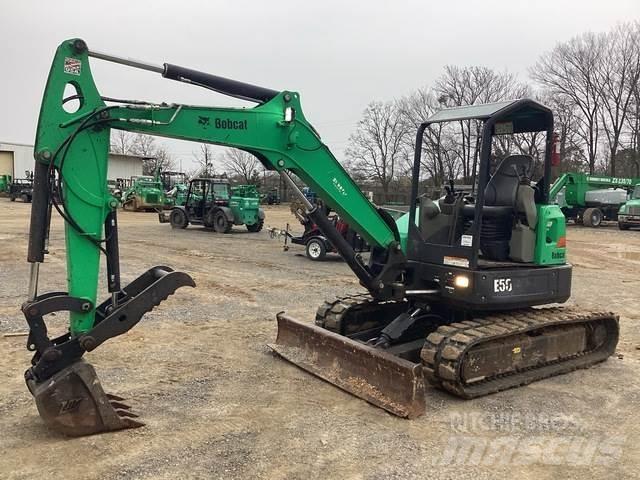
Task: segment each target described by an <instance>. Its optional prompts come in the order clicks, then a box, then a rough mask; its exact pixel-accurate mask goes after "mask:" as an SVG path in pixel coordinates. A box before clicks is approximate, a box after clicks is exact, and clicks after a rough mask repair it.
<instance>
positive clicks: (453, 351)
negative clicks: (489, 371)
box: [421, 307, 618, 398]
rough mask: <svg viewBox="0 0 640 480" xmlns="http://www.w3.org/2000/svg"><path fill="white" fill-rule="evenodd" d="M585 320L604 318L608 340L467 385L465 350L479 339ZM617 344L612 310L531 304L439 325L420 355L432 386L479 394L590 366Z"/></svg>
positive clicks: (469, 395)
mask: <svg viewBox="0 0 640 480" xmlns="http://www.w3.org/2000/svg"><path fill="white" fill-rule="evenodd" d="M585 323H592V324H596V323H601V324H603V325H604V327H605V331H606V338H605V341H604V342H603V343H602V344H601V345H600V346H599V347H598V348H596V349H595V350H592V351H587V352H581V353H576V354H575V355H572V356H570V357H565V358H563V359H559V360H555V361H552V362H547V363H544V364H541V365H538V366H534V367H530V368H527V369H523V370H514V371H513V372H510V373H506V374H502V375H496V376H494V377H490V378H485V379H483V380H481V381H478V382H473V383H471V384H465V383H464V382H463V380H462V378H461V371H462V365H463V363H464V358H465V354H466V353H467V352H469V350H470V349H471V348H472V347H474V346H476V345H478V344H481V343H484V342H489V341H492V340H498V339H502V338H506V337H509V336H513V335H519V334H523V333H527V332H531V331H534V330H539V329H542V328H549V327H555V326H563V325H579V324H585ZM617 343H618V317H617V316H616V315H614V314H613V313H611V312H604V311H585V310H579V309H577V308H571V307H552V308H541V309H534V308H529V309H524V310H517V311H512V312H507V313H502V312H500V313H494V314H491V315H489V316H485V317H480V318H474V319H473V320H466V321H462V322H459V323H452V324H449V325H443V326H440V327H439V328H438V329H437V330H436V331H435V332H433V333H431V334H430V335H429V336H428V337H427V340H426V342H425V345H424V347H423V349H422V352H421V357H422V362H423V367H424V373H425V377H426V378H427V379H428V380H429V381H430V382H431V383H432V384H433V385H435V386H437V387H439V388H442V389H444V390H447V391H449V392H451V393H453V394H454V395H457V396H460V397H462V398H476V397H480V396H483V395H488V394H490V393H495V392H499V391H501V390H506V389H508V388H515V387H519V386H522V385H526V384H529V383H531V382H534V381H537V380H541V379H543V378H548V377H552V376H555V375H561V374H564V373H568V372H571V371H573V370H577V369H580V368H588V367H590V366H592V365H594V364H596V363H598V362H602V361H604V360H606V359H607V358H608V357H609V356H610V355H611V354H613V353H614V351H615V347H616V345H617Z"/></svg>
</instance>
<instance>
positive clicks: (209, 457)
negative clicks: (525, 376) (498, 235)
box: [0, 199, 640, 480]
mask: <svg viewBox="0 0 640 480" xmlns="http://www.w3.org/2000/svg"><path fill="white" fill-rule="evenodd" d="M29 208H30V207H29V205H27V204H22V203H19V202H16V203H10V202H9V201H8V200H7V199H0V335H1V334H6V333H10V332H21V331H24V330H25V329H26V324H25V322H24V320H23V318H21V314H20V310H19V307H20V304H21V303H22V302H23V301H24V300H25V299H26V291H27V277H28V264H27V262H26V249H27V238H28V217H29ZM266 210H267V212H266V213H267V221H266V223H267V225H269V226H274V227H278V228H281V227H284V224H285V222H287V221H288V222H291V223H292V225H296V224H295V219H293V218H292V217H291V216H290V215H289V213H288V209H287V207H286V206H278V207H267V208H266ZM296 226H297V225H296ZM51 237H52V240H51V255H50V256H49V257H48V258H47V263H46V264H45V265H44V266H43V269H42V273H41V283H40V291H41V292H44V291H50V290H54V289H55V290H61V289H64V288H65V268H64V238H63V233H62V224H61V222H60V221H59V220H58V219H56V220H55V222H54V224H53V227H52V234H51ZM120 241H121V252H120V255H121V261H122V273H123V280H124V281H130V280H132V279H133V278H135V277H136V276H137V275H138V274H140V273H141V272H143V271H144V270H146V269H147V268H149V267H151V266H153V265H169V266H171V267H173V268H175V269H179V270H183V271H185V272H188V273H189V274H191V275H192V276H193V278H194V279H195V281H196V283H197V288H195V289H189V288H184V289H181V290H179V291H178V292H177V294H176V295H174V296H172V297H170V298H169V299H168V300H167V301H165V302H164V303H163V304H162V305H161V306H160V307H159V308H156V309H155V310H154V311H153V312H151V313H149V314H147V315H146V316H145V318H144V320H143V321H142V322H140V324H138V325H137V326H136V327H135V328H134V329H132V330H131V331H130V332H129V333H127V334H126V335H123V336H121V337H118V338H116V339H113V340H111V341H109V342H107V343H106V344H104V345H103V346H101V347H100V348H98V349H97V350H96V351H94V352H92V353H90V354H87V356H86V358H87V359H88V360H89V361H90V362H91V363H92V364H93V365H94V366H95V367H96V370H97V371H98V375H99V376H100V379H101V381H102V383H103V385H104V386H105V389H106V390H107V391H111V392H113V393H118V394H119V395H122V396H124V397H126V398H127V399H129V403H130V404H132V405H133V406H134V408H135V409H136V410H137V411H138V412H140V413H141V414H142V416H143V420H144V421H145V422H146V423H147V425H146V426H145V427H143V428H140V429H136V430H127V431H121V432H117V433H111V434H104V435H96V436H92V437H85V438H77V439H67V438H64V437H62V436H60V435H58V434H56V433H54V432H51V431H48V430H47V428H46V427H45V426H44V425H43V423H42V421H41V420H40V418H39V416H38V414H37V411H36V408H35V405H34V403H33V401H32V398H31V396H30V394H29V392H28V391H27V389H26V388H25V385H24V382H23V378H22V377H23V372H24V370H25V368H26V367H27V366H28V364H29V359H30V354H29V352H27V350H26V348H25V341H26V338H25V337H20V336H18V337H7V336H4V335H3V336H0V478H2V479H32V478H43V477H44V478H48V479H51V480H54V479H62V478H68V479H71V478H73V479H76V478H79V479H93V478H95V479H98V478H100V479H150V478H154V479H178V478H179V479H191V478H201V479H208V478H214V479H215V478H221V479H255V478H265V479H267V478H268V479H315V478H323V479H329V478H337V479H412V478H452V479H453V478H469V479H474V480H479V479H484V478H503V477H507V476H508V477H509V478H518V479H551V478H576V479H584V478H600V479H605V478H611V479H614V478H615V479H620V478H640V473H638V472H639V467H640V442H639V441H638V440H639V439H640V435H639V434H640V426H639V425H640V413H638V412H640V380H639V379H640V376H639V375H638V371H639V370H640V328H639V325H640V295H639V292H640V275H639V272H640V231H629V232H620V231H618V230H617V228H615V227H614V226H609V227H607V228H600V229H586V228H581V227H570V228H569V233H568V241H569V248H570V261H571V262H572V263H573V264H574V265H575V269H574V277H573V297H572V300H571V302H572V303H576V304H580V305H585V306H590V307H596V306H597V307H605V308H607V309H611V310H613V311H615V312H617V313H618V314H620V317H621V340H620V343H619V346H618V354H617V355H616V356H614V357H612V358H610V359H609V360H608V361H607V362H605V363H603V364H600V365H598V366H596V367H594V368H591V369H589V370H584V371H578V372H574V373H571V374H569V375H565V376H562V377H556V378H553V379H549V380H545V381H542V382H538V383H536V384H533V385H530V386H528V387H524V388H520V389H516V390H510V391H506V392H502V393H499V394H495V395H491V396H488V397H485V398H481V399H476V400H472V401H463V400H459V399H456V398H454V397H451V396H449V395H447V394H445V393H441V392H439V391H436V390H433V389H431V388H429V389H428V392H427V399H426V401H427V413H426V415H424V416H423V417H421V418H419V419H417V420H412V421H408V420H403V419H399V418H396V417H393V416H392V415H390V414H387V413H386V412H384V411H383V410H380V409H378V408H375V407H372V406H370V405H369V404H367V403H365V402H364V401H361V400H359V399H357V398H354V397H352V396H350V395H348V394H346V393H344V392H342V391H340V390H338V389H337V388H335V387H333V386H331V385H329V384H327V383H324V382H323V381H321V380H319V379H317V378H315V377H313V376H311V375H309V374H307V373H305V372H303V371H302V370H299V369H297V368H296V367H294V366H292V365H290V364H288V363H286V362H285V361H283V360H281V359H280V358H278V357H276V356H274V355H273V354H272V353H271V352H270V350H269V349H268V348H267V347H266V346H265V344H266V343H268V342H270V341H273V340H274V339H275V333H276V323H275V314H276V313H277V312H278V311H281V310H286V311H287V312H288V313H290V314H292V315H294V316H296V317H298V318H300V319H304V320H308V321H312V319H313V316H314V314H315V310H316V308H317V306H318V305H320V304H321V303H322V301H323V300H324V299H325V298H331V297H333V296H335V295H343V294H346V293H349V292H353V291H354V290H357V282H356V281H355V278H354V276H353V275H352V274H351V273H350V271H349V270H348V269H347V267H346V266H345V265H344V264H343V263H342V262H341V261H339V260H338V259H333V260H330V261H326V262H323V263H312V262H311V261H309V260H307V259H306V258H305V257H303V256H302V254H303V250H302V248H301V247H294V248H292V249H291V250H290V251H289V252H283V251H282V247H281V241H278V240H274V239H271V238H270V237H269V234H268V232H267V231H263V232H261V233H259V234H252V233H248V232H247V231H246V230H245V229H244V228H239V227H235V228H234V230H233V232H232V233H231V234H228V235H222V234H215V233H211V232H206V231H204V230H203V229H202V228H200V227H190V228H188V229H187V230H184V231H174V230H172V229H171V227H170V226H169V225H166V224H165V225H162V224H159V223H158V222H157V217H156V216H155V215H154V214H151V213H149V214H145V213H129V212H126V213H123V214H122V215H121V216H120ZM101 288H102V291H103V292H106V289H105V288H104V284H103V285H102V286H101ZM65 324H66V316H62V315H60V316H57V317H53V318H52V319H51V325H52V328H53V329H54V330H57V331H63V330H64V328H65Z"/></svg>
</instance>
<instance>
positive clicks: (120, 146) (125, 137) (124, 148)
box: [109, 130, 135, 155]
mask: <svg viewBox="0 0 640 480" xmlns="http://www.w3.org/2000/svg"><path fill="white" fill-rule="evenodd" d="M134 138H135V135H134V134H132V133H130V132H127V131H126V130H111V139H110V140H111V142H110V145H109V151H111V152H112V153H119V154H121V155H128V154H131V147H132V145H133V140H134Z"/></svg>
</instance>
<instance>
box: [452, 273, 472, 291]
mask: <svg viewBox="0 0 640 480" xmlns="http://www.w3.org/2000/svg"><path fill="white" fill-rule="evenodd" d="M453 284H454V285H455V286H456V287H457V288H467V287H469V277H467V276H466V275H458V276H456V278H454V279H453Z"/></svg>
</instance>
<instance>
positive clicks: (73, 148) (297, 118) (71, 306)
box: [22, 39, 404, 435]
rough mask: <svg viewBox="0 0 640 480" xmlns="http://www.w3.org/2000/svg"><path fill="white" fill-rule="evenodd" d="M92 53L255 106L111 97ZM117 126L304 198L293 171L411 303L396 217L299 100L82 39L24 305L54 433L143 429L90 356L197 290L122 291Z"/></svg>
mask: <svg viewBox="0 0 640 480" xmlns="http://www.w3.org/2000/svg"><path fill="white" fill-rule="evenodd" d="M90 57H94V58H98V59H101V60H106V61H111V62H116V63H119V64H124V65H127V66H130V67H135V68H142V69H145V70H149V71H152V72H155V73H160V74H162V76H163V77H165V78H168V79H172V80H177V81H181V82H184V83H188V84H192V85H197V86H201V87H205V88H207V89H210V90H213V91H216V92H219V93H222V94H225V95H229V96H232V97H235V98H239V99H242V100H246V101H250V102H255V103H258V105H256V106H254V107H253V108H222V107H219V108H218V107H203V106H194V105H182V104H166V103H162V104H154V103H150V102H143V101H135V100H134V101H128V100H119V99H114V98H110V97H105V96H103V95H102V94H101V93H100V92H99V91H98V89H97V87H96V85H95V83H94V80H93V77H92V74H91V68H90V61H89V58H90ZM111 129H120V130H125V131H130V132H137V133H143V134H149V135H156V136H164V137H170V138H176V139H182V140H192V141H196V142H202V143H210V144H217V145H225V146H230V147H235V148H239V149H242V150H245V151H247V152H250V153H252V154H253V155H255V156H256V157H257V158H258V159H259V160H260V161H261V162H262V164H263V165H264V166H265V168H267V169H268V170H274V171H278V172H279V173H280V174H281V176H282V178H283V180H284V181H285V182H287V183H288V184H289V186H290V187H291V188H292V189H293V191H294V192H296V191H297V192H298V193H299V190H298V187H297V185H296V184H295V183H294V181H293V180H292V179H291V176H290V174H294V175H296V176H297V177H298V178H300V179H301V180H302V181H304V182H305V183H306V184H307V185H309V186H310V187H311V188H313V189H314V190H315V191H317V192H318V193H319V194H320V195H321V196H322V198H323V199H324V201H325V202H326V204H328V205H329V206H330V207H331V208H333V209H334V210H335V211H337V212H338V213H339V214H340V215H341V216H342V217H343V218H345V219H346V220H347V221H348V222H349V223H350V224H351V225H352V226H353V227H354V228H356V229H357V230H358V231H359V232H361V234H362V235H363V237H365V238H366V240H367V241H368V242H369V243H370V244H371V245H374V246H376V247H377V248H378V250H379V254H378V257H377V258H378V263H377V264H376V265H375V268H371V267H370V266H368V265H365V263H364V262H363V260H362V259H361V258H360V256H359V255H358V254H356V253H355V252H354V251H353V250H352V249H351V247H350V246H349V245H348V244H347V243H346V242H345V241H344V239H343V238H342V237H341V236H340V235H339V233H338V232H337V231H336V230H335V228H334V227H333V225H332V224H331V223H330V222H328V221H327V219H326V217H324V215H323V214H322V213H321V212H320V211H319V210H318V209H316V208H314V206H312V205H310V204H309V205H307V207H308V209H309V211H310V212H309V214H310V216H311V217H312V218H313V220H314V221H315V222H316V223H317V224H318V225H319V226H320V227H321V228H322V229H323V230H324V231H325V234H326V235H327V237H328V238H330V240H332V242H333V243H334V245H336V247H337V248H338V250H339V251H340V253H341V254H342V255H343V257H344V258H345V260H346V261H347V262H348V263H349V265H350V266H351V268H352V269H353V270H354V272H355V274H356V275H357V276H358V278H359V279H360V281H361V283H362V285H363V286H365V287H366V288H367V289H368V290H369V291H370V292H371V293H372V295H374V296H377V297H381V298H384V297H390V296H401V295H402V291H401V290H398V288H399V287H400V286H399V285H397V284H395V283H393V282H394V281H395V279H396V277H397V276H398V274H399V272H400V271H401V270H402V268H403V267H404V256H403V254H402V251H401V249H400V247H399V243H398V234H397V231H396V230H395V227H394V223H393V221H392V220H390V218H389V217H387V216H385V215H384V213H383V212H381V211H379V210H378V209H377V208H376V207H375V206H374V205H372V204H371V203H370V202H369V201H368V200H367V198H366V197H365V196H364V195H363V194H362V192H361V191H360V189H359V188H358V187H357V185H356V184H355V183H354V182H353V180H352V179H351V177H350V176H349V175H348V174H347V172H346V171H345V170H344V168H343V167H342V166H341V165H340V163H339V162H338V161H337V160H336V158H335V157H334V156H333V155H332V154H331V152H330V151H329V149H328V148H327V146H326V145H324V143H322V141H321V139H320V136H319V135H318V133H317V132H316V131H315V129H314V128H313V127H312V126H311V125H310V124H309V123H308V122H307V121H306V119H305V117H304V114H303V111H302V107H301V104H300V96H299V95H298V94H297V93H295V92H290V91H282V92H278V91H275V90H271V89H267V88H263V87H258V86H255V85H250V84H247V83H242V82H237V81H235V80H230V79H226V78H223V77H218V76H215V75H210V74H206V73H202V72H197V71H195V70H191V69H187V68H183V67H179V66H176V65H172V64H164V65H163V66H157V65H151V64H147V63H143V62H137V61H134V60H130V59H124V58H120V57H116V56H113V55H109V54H105V53H101V52H94V51H91V50H89V49H88V47H87V45H86V43H85V42H84V41H82V40H80V39H71V40H68V41H65V42H63V43H62V44H61V45H60V46H59V47H58V49H57V51H56V54H55V57H54V60H53V63H52V66H51V70H50V73H49V78H48V80H47V84H46V88H45V92H44V95H43V101H42V106H41V110H40V117H39V120H38V129H37V135H36V145H35V158H36V166H35V179H34V198H33V206H32V213H31V227H30V239H29V253H28V261H29V262H30V263H31V275H30V283H29V298H28V300H27V301H26V302H25V304H24V305H23V307H22V311H23V313H24V315H25V317H26V319H27V322H28V323H29V326H30V336H29V341H28V348H29V349H30V350H32V351H34V352H35V354H34V357H33V360H32V367H31V368H30V369H29V370H28V371H27V372H26V374H25V376H26V380H27V384H28V386H29V389H30V391H31V392H32V393H33V394H34V396H35V397H36V404H37V406H38V409H39V411H40V414H41V416H42V417H43V419H44V420H45V421H46V423H47V424H48V425H50V426H51V427H53V428H55V429H57V430H59V431H62V432H63V433H65V434H68V435H85V434H90V433H97V432H100V431H106V430H116V429H120V428H128V427H132V426H139V425H141V423H140V422H139V421H137V420H136V421H134V420H132V418H133V416H134V415H133V414H132V413H131V412H130V410H129V409H128V407H126V405H125V404H123V403H122V402H121V401H120V400H117V398H118V397H116V396H113V395H108V394H106V393H104V391H103V390H102V388H101V387H100V384H99V382H98V380H97V377H96V376H95V371H94V369H93V367H92V366H91V365H89V364H87V363H86V362H84V361H83V360H82V357H83V355H84V353H85V352H87V351H91V350H93V349H95V348H97V347H98V346H99V345H101V344H102V343H103V342H104V341H106V340H107V339H109V338H112V337H114V336H117V335H121V334H122V333H125V332H126V331H128V330H129V329H130V328H132V327H133V326H134V325H135V324H136V323H137V322H138V321H139V320H140V319H141V318H142V316H143V315H144V313H145V312H147V311H149V310H150V309H151V308H153V307H154V306H156V305H158V304H159V303H160V302H161V301H162V300H163V299H165V298H166V297H167V296H169V295H171V294H172V293H173V292H174V291H175V290H176V289H177V288H179V287H181V286H195V284H194V282H193V280H192V279H191V278H190V277H189V276H188V275H187V274H184V273H181V272H174V271H172V270H171V269H170V268H168V267H163V266H158V267H154V268H151V269H150V270H149V271H148V272H146V273H145V274H143V275H141V276H140V277H139V278H138V279H136V280H135V281H134V282H132V283H131V284H129V285H127V286H125V287H121V285H120V268H119V253H118V236H117V216H116V209H117V205H118V202H117V199H115V198H114V197H113V196H112V195H111V194H110V193H109V191H108V189H107V164H108V162H107V160H108V152H109V143H110V142H109V140H110V131H111ZM300 195H301V196H302V194H301V193H300ZM54 208H55V210H56V211H57V212H58V213H59V214H60V215H61V216H62V217H63V218H64V220H65V236H66V255H67V278H68V282H67V289H66V291H65V292H63V293H45V294H38V278H39V275H40V264H41V263H42V262H43V261H44V258H45V254H46V252H47V247H48V239H47V237H48V228H49V223H50V219H51V213H52V210H53V209H54ZM101 254H104V255H105V256H106V260H107V277H108V289H109V293H110V298H109V299H108V300H106V301H104V302H102V303H99V302H98V300H97V296H98V275H99V269H100V256H101ZM60 310H66V311H69V312H70V323H69V332H68V333H67V334H66V335H64V336H62V337H59V338H54V339H51V338H49V337H48V335H47V330H46V325H45V322H44V320H43V315H45V314H47V313H53V312H55V311H60ZM69 405H72V406H73V408H68V406H69Z"/></svg>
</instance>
